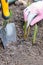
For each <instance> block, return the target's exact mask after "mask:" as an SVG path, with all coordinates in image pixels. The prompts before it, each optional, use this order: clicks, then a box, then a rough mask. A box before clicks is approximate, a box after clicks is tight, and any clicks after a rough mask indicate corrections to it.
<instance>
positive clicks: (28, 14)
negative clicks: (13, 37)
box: [23, 1, 43, 28]
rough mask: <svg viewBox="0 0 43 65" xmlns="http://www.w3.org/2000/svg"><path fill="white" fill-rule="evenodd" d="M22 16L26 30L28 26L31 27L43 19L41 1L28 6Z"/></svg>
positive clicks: (42, 2) (42, 4)
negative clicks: (25, 23)
mask: <svg viewBox="0 0 43 65" xmlns="http://www.w3.org/2000/svg"><path fill="white" fill-rule="evenodd" d="M23 14H24V20H25V22H27V28H28V27H29V25H31V26H33V25H34V24H36V23H37V22H39V21H40V20H42V19H43V1H38V2H34V3H32V4H30V5H29V6H28V7H27V8H26V9H24V11H23Z"/></svg>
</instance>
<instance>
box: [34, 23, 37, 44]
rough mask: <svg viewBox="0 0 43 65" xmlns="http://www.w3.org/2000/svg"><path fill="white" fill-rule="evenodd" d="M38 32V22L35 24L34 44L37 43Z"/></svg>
mask: <svg viewBox="0 0 43 65" xmlns="http://www.w3.org/2000/svg"><path fill="white" fill-rule="evenodd" d="M37 32H38V26H37V24H35V26H34V35H33V44H35V41H36V36H37Z"/></svg>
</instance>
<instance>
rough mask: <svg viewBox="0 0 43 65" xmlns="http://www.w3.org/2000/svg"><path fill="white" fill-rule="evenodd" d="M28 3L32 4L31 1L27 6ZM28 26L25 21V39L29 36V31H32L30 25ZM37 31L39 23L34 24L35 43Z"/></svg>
mask: <svg viewBox="0 0 43 65" xmlns="http://www.w3.org/2000/svg"><path fill="white" fill-rule="evenodd" d="M28 5H30V2H29V3H28V4H27V6H28ZM26 27H27V23H26V22H25V23H24V26H23V29H24V39H26V38H27V37H28V35H29V32H30V26H29V27H28V29H27V28H26ZM37 32H38V26H37V24H35V26H34V34H33V40H32V41H33V44H35V41H36V36H37Z"/></svg>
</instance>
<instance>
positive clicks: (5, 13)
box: [1, 0, 10, 18]
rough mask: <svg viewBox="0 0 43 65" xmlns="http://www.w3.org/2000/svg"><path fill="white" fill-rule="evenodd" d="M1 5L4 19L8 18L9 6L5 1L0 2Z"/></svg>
mask: <svg viewBox="0 0 43 65" xmlns="http://www.w3.org/2000/svg"><path fill="white" fill-rule="evenodd" d="M1 5H2V14H3V16H4V17H5V18H9V16H10V12H9V4H8V2H7V0H1Z"/></svg>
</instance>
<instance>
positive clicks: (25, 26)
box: [23, 22, 30, 39]
mask: <svg viewBox="0 0 43 65" xmlns="http://www.w3.org/2000/svg"><path fill="white" fill-rule="evenodd" d="M23 30H24V39H26V38H27V37H28V35H29V32H30V26H29V27H28V28H27V23H26V22H25V23H24V26H23Z"/></svg>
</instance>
